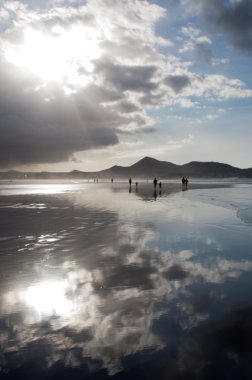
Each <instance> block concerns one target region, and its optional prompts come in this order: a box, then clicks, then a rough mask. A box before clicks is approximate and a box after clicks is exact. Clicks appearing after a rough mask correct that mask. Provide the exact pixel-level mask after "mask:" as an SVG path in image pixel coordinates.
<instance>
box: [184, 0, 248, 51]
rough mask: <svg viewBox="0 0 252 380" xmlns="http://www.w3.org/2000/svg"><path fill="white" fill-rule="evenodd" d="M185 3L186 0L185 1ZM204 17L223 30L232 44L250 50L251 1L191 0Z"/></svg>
mask: <svg viewBox="0 0 252 380" xmlns="http://www.w3.org/2000/svg"><path fill="white" fill-rule="evenodd" d="M185 3H186V4H187V3H188V1H185ZM190 3H191V4H192V5H193V7H195V6H196V8H197V9H198V10H199V12H200V13H201V14H202V15H203V17H204V19H205V20H207V21H208V22H209V23H210V24H212V25H213V26H214V27H216V28H217V29H219V30H220V31H223V32H225V33H226V34H227V35H228V37H229V38H230V40H231V42H232V43H233V45H234V46H235V47H237V48H239V49H241V50H243V51H244V52H250V53H251V52H252V2H251V0H240V1H236V2H234V1H232V2H231V1H230V0H229V1H224V0H214V1H208V0H204V1H202V2H201V1H195V0H193V1H191V0H190Z"/></svg>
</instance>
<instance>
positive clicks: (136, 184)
mask: <svg viewBox="0 0 252 380" xmlns="http://www.w3.org/2000/svg"><path fill="white" fill-rule="evenodd" d="M137 190H138V182H136V191H137Z"/></svg>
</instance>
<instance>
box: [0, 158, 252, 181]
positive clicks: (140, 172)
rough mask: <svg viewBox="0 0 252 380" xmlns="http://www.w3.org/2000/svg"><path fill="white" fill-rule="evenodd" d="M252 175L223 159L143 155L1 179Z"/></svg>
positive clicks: (10, 174)
mask: <svg viewBox="0 0 252 380" xmlns="http://www.w3.org/2000/svg"><path fill="white" fill-rule="evenodd" d="M183 176H184V177H189V178H230V177H237V178H252V168H248V169H240V168H237V167H234V166H231V165H227V164H223V163H220V162H200V161H192V162H189V163H187V164H184V165H175V164H173V163H171V162H167V161H159V160H156V159H155V158H151V157H144V158H143V159H141V160H140V161H138V162H136V163H135V164H133V165H131V166H126V167H125V166H117V165H115V166H112V167H111V168H109V169H105V170H101V171H98V172H82V171H79V170H73V171H72V172H68V173H52V172H39V173H30V172H26V173H24V172H18V171H15V170H10V171H8V172H0V179H52V178H57V179H70V178H72V179H73V178H76V179H77V178H78V179H93V178H100V179H102V178H103V179H109V178H114V179H120V178H122V179H123V178H124V179H125V178H129V177H132V178H133V180H137V179H147V178H149V179H152V178H154V177H157V178H158V179H169V178H181V177H183Z"/></svg>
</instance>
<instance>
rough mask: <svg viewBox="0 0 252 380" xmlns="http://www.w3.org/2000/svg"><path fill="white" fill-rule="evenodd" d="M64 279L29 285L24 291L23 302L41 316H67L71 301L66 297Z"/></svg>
mask: <svg viewBox="0 0 252 380" xmlns="http://www.w3.org/2000/svg"><path fill="white" fill-rule="evenodd" d="M67 289H68V284H67V282H66V281H45V282H41V283H38V284H36V285H32V286H30V287H29V288H28V289H27V290H26V292H25V296H24V298H25V302H26V304H27V305H28V306H30V307H32V308H34V309H35V311H36V312H37V313H38V314H39V315H42V316H55V315H57V316H61V317H66V316H68V315H69V314H70V313H71V311H72V310H73V301H72V300H70V299H68V298H67V296H66V292H67Z"/></svg>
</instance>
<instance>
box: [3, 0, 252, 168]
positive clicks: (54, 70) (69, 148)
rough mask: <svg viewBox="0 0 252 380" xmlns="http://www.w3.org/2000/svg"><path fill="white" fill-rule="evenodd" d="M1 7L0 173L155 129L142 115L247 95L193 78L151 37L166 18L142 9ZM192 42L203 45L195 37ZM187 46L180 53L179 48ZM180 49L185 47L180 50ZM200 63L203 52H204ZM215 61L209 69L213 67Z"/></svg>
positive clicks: (211, 79)
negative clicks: (12, 167) (198, 101)
mask: <svg viewBox="0 0 252 380" xmlns="http://www.w3.org/2000/svg"><path fill="white" fill-rule="evenodd" d="M40 6H41V7H40V8H36V7H35V2H33V1H30V2H29V4H28V3H22V2H16V1H8V2H3V4H2V9H1V13H0V22H1V29H0V45H1V49H0V80H1V88H0V133H1V140H0V167H1V168H5V167H11V166H14V165H17V164H34V163H56V162H64V161H66V160H71V159H72V157H73V155H74V153H76V152H82V151H85V150H91V149H94V148H106V147H109V146H113V145H117V144H118V143H119V142H120V138H121V135H122V134H125V133H126V134H129V135H130V134H131V135H133V134H134V133H150V132H154V131H155V130H156V128H155V125H154V124H155V119H154V118H153V117H151V116H150V114H149V111H151V110H152V109H158V108H160V107H170V106H174V105H178V106H180V107H187V108H188V107H195V106H198V104H197V100H196V98H197V97H202V96H204V97H205V99H206V100H208V99H209V98H211V97H212V95H213V94H214V96H216V97H217V98H218V100H222V99H229V98H231V97H236V98H239V97H241V98H242V97H248V96H251V95H252V93H251V91H250V90H247V89H244V88H243V83H242V82H239V81H237V80H235V79H229V78H226V77H222V79H221V80H220V77H219V80H217V79H216V78H217V77H216V76H213V75H212V76H211V75H208V76H207V75H203V74H200V73H198V74H195V73H193V72H191V71H189V69H188V64H187V63H184V62H183V61H181V60H180V59H178V58H176V57H175V56H173V55H172V54H164V53H161V52H160V48H165V49H169V48H170V47H171V46H172V41H170V40H169V39H165V38H163V37H160V36H158V35H157V34H156V32H155V26H156V24H157V22H158V21H159V20H160V19H161V18H162V17H164V15H165V12H166V11H165V9H164V8H162V7H160V6H158V5H156V4H152V3H150V2H147V1H138V0H136V1H133V0H126V1H123V2H122V1H119V0H117V1H111V0H105V1H102V0H89V1H86V2H85V3H83V2H82V3H81V4H78V2H71V1H70V2H69V1H67V2H61V1H57V2H47V3H46V4H45V7H44V8H43V7H42V4H40ZM194 32H195V33H196V34H195V33H194V34H195V38H196V39H197V41H198V43H200V42H201V43H202V44H205V45H207V44H208V45H209V44H210V40H207V38H208V37H207V36H201V35H197V31H196V30H195V31H194ZM188 46H189V45H188ZM185 48H186V46H185ZM206 55H207V53H206ZM217 63H218V61H216V64H217Z"/></svg>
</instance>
